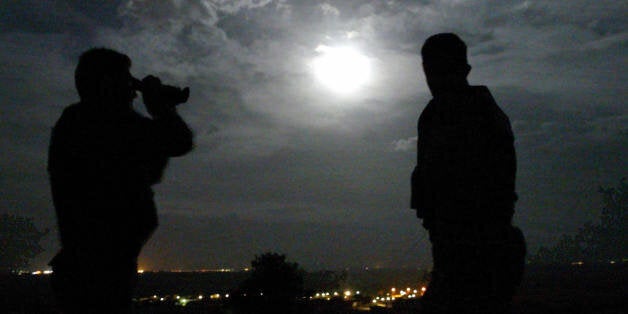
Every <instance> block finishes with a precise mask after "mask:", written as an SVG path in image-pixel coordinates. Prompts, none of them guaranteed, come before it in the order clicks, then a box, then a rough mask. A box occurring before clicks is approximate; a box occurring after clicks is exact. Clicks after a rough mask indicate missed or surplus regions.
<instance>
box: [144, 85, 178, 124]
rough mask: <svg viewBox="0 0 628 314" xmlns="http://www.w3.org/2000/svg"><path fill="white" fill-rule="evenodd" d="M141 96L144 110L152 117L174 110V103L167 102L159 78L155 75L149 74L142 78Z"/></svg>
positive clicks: (167, 113) (170, 112)
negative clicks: (144, 106)
mask: <svg viewBox="0 0 628 314" xmlns="http://www.w3.org/2000/svg"><path fill="white" fill-rule="evenodd" d="M142 98H143V99H144V105H146V110H147V111H148V113H149V114H150V115H152V116H153V117H162V116H166V115H170V114H172V113H174V112H175V109H174V107H175V105H176V104H174V103H172V104H171V103H168V97H166V95H164V88H163V85H162V84H161V80H160V79H159V78H157V77H155V76H152V75H149V76H147V77H145V78H144V79H143V80H142Z"/></svg>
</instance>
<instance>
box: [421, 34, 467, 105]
mask: <svg viewBox="0 0 628 314" xmlns="http://www.w3.org/2000/svg"><path fill="white" fill-rule="evenodd" d="M421 56H422V58H423V71H424V72H425V77H426V79H427V85H428V87H429V88H430V91H431V92H432V95H434V96H436V95H437V94H441V93H443V92H447V91H452V90H453V91H455V90H457V89H460V88H462V87H466V86H467V85H468V83H467V75H469V71H471V66H469V64H468V63H467V45H466V44H465V43H464V42H463V41H462V40H461V39H460V37H458V36H457V35H456V34H453V33H441V34H436V35H432V36H431V37H429V38H428V39H427V40H426V41H425V43H424V44H423V47H422V48H421Z"/></svg>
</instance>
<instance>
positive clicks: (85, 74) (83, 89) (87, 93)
mask: <svg viewBox="0 0 628 314" xmlns="http://www.w3.org/2000/svg"><path fill="white" fill-rule="evenodd" d="M130 67H131V59H130V58H129V57H128V56H127V55H125V54H122V53H120V52H117V51H115V50H112V49H108V48H92V49H90V50H87V51H85V52H84V53H83V54H81V57H80V58H79V62H78V65H77V66H76V70H75V71H74V84H75V85H76V90H77V91H78V93H79V96H80V97H81V99H82V100H86V99H90V98H93V97H97V96H98V93H99V88H100V82H101V80H102V79H103V78H104V77H105V76H108V75H109V76H116V75H119V74H122V73H125V72H126V71H128V70H129V68H130Z"/></svg>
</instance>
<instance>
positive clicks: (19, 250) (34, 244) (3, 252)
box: [0, 213, 48, 273]
mask: <svg viewBox="0 0 628 314" xmlns="http://www.w3.org/2000/svg"><path fill="white" fill-rule="evenodd" d="M46 234H48V230H44V231H40V230H39V229H37V227H36V226H35V224H33V218H30V217H22V216H18V215H12V214H6V213H5V214H2V215H1V216H0V247H2V249H0V272H5V273H6V272H9V271H12V270H19V269H23V268H25V267H27V266H28V264H29V260H30V259H31V258H33V257H35V256H37V255H38V254H39V253H41V252H42V251H43V248H42V247H41V246H40V245H39V241H40V240H41V239H42V238H43V237H44V236H45V235H46Z"/></svg>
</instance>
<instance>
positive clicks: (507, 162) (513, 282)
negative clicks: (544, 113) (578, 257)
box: [411, 33, 525, 313]
mask: <svg viewBox="0 0 628 314" xmlns="http://www.w3.org/2000/svg"><path fill="white" fill-rule="evenodd" d="M421 55H422V58H423V70H424V72H425V77H426V80H427V85H428V87H429V89H430V92H431V93H432V96H433V98H432V100H431V101H430V102H429V103H428V105H427V107H426V108H425V109H424V110H423V112H422V113H421V116H420V118H419V122H418V143H417V144H418V145H417V146H418V147H417V165H416V167H415V169H414V172H413V173H412V200H411V207H412V208H413V209H415V210H416V214H417V217H419V218H420V219H422V220H423V226H424V227H425V229H427V231H428V232H429V236H430V242H431V243H432V255H433V272H432V280H431V282H430V284H429V286H428V289H427V291H426V293H425V295H424V297H423V301H422V305H423V310H424V312H422V313H509V309H510V305H511V300H512V296H513V294H514V292H515V288H516V287H517V286H518V284H519V283H520V280H521V276H522V272H523V264H524V258H525V242H524V239H523V234H522V233H521V231H520V230H519V229H518V228H515V227H513V226H512V224H511V222H512V216H513V214H514V205H515V201H516V200H517V195H516V194H515V173H516V157H515V150H514V144H513V142H514V137H513V133H512V129H511V127H510V122H509V119H508V117H507V116H506V114H504V112H503V111H502V110H501V109H500V108H499V107H498V106H497V104H496V103H495V100H494V99H493V97H492V96H491V93H490V92H489V90H488V89H487V88H486V87H485V86H470V85H469V83H468V82H467V75H468V74H469V72H470V70H471V66H469V65H468V64H467V48H466V45H465V43H464V42H463V41H462V40H461V39H460V38H459V37H458V36H456V35H455V34H451V33H443V34H436V35H433V36H431V37H430V38H428V39H427V40H426V41H425V44H424V45H423V48H422V49H421Z"/></svg>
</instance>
